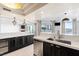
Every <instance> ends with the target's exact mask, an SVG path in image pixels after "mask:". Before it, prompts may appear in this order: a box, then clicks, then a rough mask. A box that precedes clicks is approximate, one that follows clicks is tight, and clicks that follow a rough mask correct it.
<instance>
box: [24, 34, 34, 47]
mask: <svg viewBox="0 0 79 59" xmlns="http://www.w3.org/2000/svg"><path fill="white" fill-rule="evenodd" d="M30 44H33V35H28V36H25V37H24V46H28V45H30Z"/></svg>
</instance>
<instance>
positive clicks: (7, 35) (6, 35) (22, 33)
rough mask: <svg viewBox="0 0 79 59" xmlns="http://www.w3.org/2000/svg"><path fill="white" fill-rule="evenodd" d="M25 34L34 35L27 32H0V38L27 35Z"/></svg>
mask: <svg viewBox="0 0 79 59" xmlns="http://www.w3.org/2000/svg"><path fill="white" fill-rule="evenodd" d="M27 35H34V34H31V33H28V32H16V33H0V39H6V38H12V37H19V36H27Z"/></svg>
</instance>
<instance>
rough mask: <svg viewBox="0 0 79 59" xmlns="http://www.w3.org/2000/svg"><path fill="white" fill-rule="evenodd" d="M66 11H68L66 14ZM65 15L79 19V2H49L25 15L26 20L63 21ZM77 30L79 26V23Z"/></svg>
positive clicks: (78, 30)
mask: <svg viewBox="0 0 79 59" xmlns="http://www.w3.org/2000/svg"><path fill="white" fill-rule="evenodd" d="M64 13H67V15H65V14H64ZM64 17H68V18H70V19H72V20H73V19H74V18H76V20H79V4H78V3H49V4H47V5H45V6H43V7H42V8H40V9H38V10H36V11H35V12H33V13H31V14H29V15H27V16H25V18H26V20H28V21H31V22H32V21H34V22H35V20H41V19H48V20H49V19H51V20H59V21H61V20H62V19H63V18H64ZM76 30H77V32H78V33H79V27H78V25H77V29H76Z"/></svg>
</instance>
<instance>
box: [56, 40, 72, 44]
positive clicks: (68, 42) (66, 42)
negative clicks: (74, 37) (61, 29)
mask: <svg viewBox="0 0 79 59" xmlns="http://www.w3.org/2000/svg"><path fill="white" fill-rule="evenodd" d="M56 41H57V42H61V43H65V44H69V45H71V41H66V40H56Z"/></svg>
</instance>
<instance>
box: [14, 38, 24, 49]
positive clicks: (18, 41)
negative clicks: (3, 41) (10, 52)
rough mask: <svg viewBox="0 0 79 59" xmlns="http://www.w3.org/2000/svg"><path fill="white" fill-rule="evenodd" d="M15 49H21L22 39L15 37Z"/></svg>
mask: <svg viewBox="0 0 79 59" xmlns="http://www.w3.org/2000/svg"><path fill="white" fill-rule="evenodd" d="M15 40H16V46H15V47H16V49H19V48H22V47H23V37H16V38H15Z"/></svg>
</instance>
